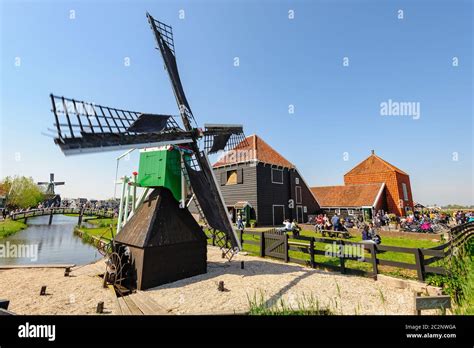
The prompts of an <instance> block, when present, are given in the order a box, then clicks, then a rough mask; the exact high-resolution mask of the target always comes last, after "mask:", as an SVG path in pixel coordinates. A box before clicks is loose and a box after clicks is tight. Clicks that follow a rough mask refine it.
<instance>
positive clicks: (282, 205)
mask: <svg viewBox="0 0 474 348" xmlns="http://www.w3.org/2000/svg"><path fill="white" fill-rule="evenodd" d="M275 207H283V221H285V219H286V216H285V205H284V204H273V205H272V219H273V226H276V225H275Z"/></svg>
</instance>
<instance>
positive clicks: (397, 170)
mask: <svg viewBox="0 0 474 348" xmlns="http://www.w3.org/2000/svg"><path fill="white" fill-rule="evenodd" d="M370 158H375V159H376V160H378V161H379V162H380V163H382V164H383V165H384V166H385V167H387V168H388V169H389V170H391V171H395V172H398V173H400V174H404V175H408V174H407V173H405V172H404V171H403V170H401V169H400V168H398V167H396V166H394V165H393V164H391V163H389V162H387V161H386V160H384V159H383V158H381V157H379V156H377V155H376V154H375V153H372V154H371V155H370V156H369V157H367V158H366V159H364V160H362V161H361V162H359V163H358V164H356V165H355V166H354V167H352V169H351V170H349V171H348V172H346V173H345V174H344V176H346V175H348V174H350V173H351V172H353V171H355V169H356V168H358V167H359V166H360V165H362V164H363V163H364V162H366V161H368V160H369V159H370Z"/></svg>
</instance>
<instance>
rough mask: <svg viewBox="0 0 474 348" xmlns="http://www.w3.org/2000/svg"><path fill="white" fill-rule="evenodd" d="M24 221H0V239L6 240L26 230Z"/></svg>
mask: <svg viewBox="0 0 474 348" xmlns="http://www.w3.org/2000/svg"><path fill="white" fill-rule="evenodd" d="M27 227H28V225H27V224H25V222H24V220H17V221H13V220H10V219H7V220H2V221H0V239H2V238H6V237H9V236H11V235H12V234H15V233H17V232H19V231H21V230H24V229H25V228H27Z"/></svg>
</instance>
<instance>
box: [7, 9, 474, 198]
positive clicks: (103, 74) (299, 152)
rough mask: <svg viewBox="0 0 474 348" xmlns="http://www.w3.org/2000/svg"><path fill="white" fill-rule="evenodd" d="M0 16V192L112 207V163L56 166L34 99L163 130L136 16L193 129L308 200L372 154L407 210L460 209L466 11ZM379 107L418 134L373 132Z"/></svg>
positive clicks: (161, 101)
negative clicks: (266, 169) (157, 122)
mask: <svg viewBox="0 0 474 348" xmlns="http://www.w3.org/2000/svg"><path fill="white" fill-rule="evenodd" d="M0 2H1V14H0V16H1V17H0V26H1V46H0V48H1V53H0V57H1V98H0V102H1V105H0V116H1V117H0V120H1V124H0V126H1V129H0V132H1V133H0V134H1V151H0V154H1V156H2V159H1V165H2V166H1V176H5V175H15V174H20V175H28V176H32V177H34V178H35V180H46V179H47V178H48V174H49V172H55V173H56V179H57V180H65V181H66V186H64V187H61V188H60V190H59V191H60V192H61V193H62V195H63V196H67V197H77V196H82V197H89V198H108V197H111V196H112V195H113V191H114V186H113V180H114V177H115V158H116V157H117V156H118V155H120V154H121V152H120V151H119V152H111V153H103V154H94V155H82V156H71V157H65V156H64V155H63V154H62V153H61V151H60V150H59V148H58V147H57V146H56V145H54V143H53V140H52V139H51V138H48V137H46V136H44V135H42V134H41V133H42V132H44V131H46V129H47V128H48V127H49V128H52V125H53V116H52V113H51V112H50V109H51V105H50V100H49V93H54V94H57V95H64V96H66V97H74V98H77V99H80V100H86V101H92V102H95V103H98V104H102V105H108V106H115V107H118V108H124V109H131V110H136V111H143V112H152V113H171V114H177V107H176V105H175V101H174V97H173V94H172V91H171V88H170V85H169V81H168V78H167V76H166V72H165V71H164V70H163V63H162V60H161V57H160V56H159V54H158V52H157V51H156V50H155V49H154V40H153V37H152V33H151V31H150V29H149V26H148V23H147V21H146V18H145V12H146V11H149V12H150V13H151V14H152V15H153V16H154V17H155V18H157V19H159V20H161V21H163V22H165V23H167V24H169V25H171V26H173V31H174V35H175V45H176V54H177V59H178V65H179V69H180V74H181V79H182V81H183V84H184V87H185V91H186V94H187V97H188V100H189V102H190V104H191V107H192V109H193V112H194V114H195V117H196V119H197V121H198V123H199V124H200V125H202V124H204V123H206V122H213V123H242V124H244V126H245V130H246V133H247V134H248V135H250V134H253V133H256V134H258V135H260V136H261V137H262V138H263V139H264V140H265V141H267V142H268V143H269V144H271V145H272V146H273V147H274V148H276V149H277V150H279V151H280V152H281V154H283V155H284V156H285V157H286V158H287V159H288V160H290V161H291V162H293V163H295V164H296V165H297V166H298V168H299V169H300V171H301V172H302V174H303V176H304V177H305V179H306V181H307V182H308V183H309V184H310V185H314V186H323V185H337V184H342V182H343V174H344V173H345V172H347V171H348V170H349V169H351V168H352V167H353V166H355V165H356V164H357V163H359V162H360V161H362V160H363V159H364V158H366V157H367V156H368V155H369V154H370V150H372V149H374V150H375V152H376V153H377V154H378V155H379V156H381V157H382V158H384V159H385V160H387V161H389V162H391V163H392V164H394V165H396V166H398V167H400V168H401V169H403V170H404V171H406V172H408V173H409V174H410V179H411V184H412V189H413V195H414V199H415V200H416V201H420V202H422V203H425V204H433V203H437V204H447V203H462V204H474V199H473V196H474V194H473V159H472V158H473V130H474V129H473V121H472V116H473V103H472V98H473V84H472V76H473V72H472V60H473V56H472V43H473V30H472V29H473V28H472V22H473V20H472V16H473V12H472V3H471V1H468V0H465V1H452V0H450V1H448V0H446V1H439V0H438V1H436V0H434V1H413V0H410V1H389V0H386V1H375V0H371V1H338V0H336V1H230V0H229V1H160V0H157V1H114V2H113V1H12V0H1V1H0ZM400 9H401V10H403V16H404V18H403V19H399V18H398V15H399V12H398V11H399V10H400ZM71 10H72V11H74V12H75V19H70V14H71V12H70V11H71ZM180 10H184V14H185V18H184V19H180V18H179V14H180V12H179V11H180ZM289 10H293V11H294V18H293V19H289V18H288V15H289ZM126 57H129V59H130V66H125V65H124V59H125V58H126ZM235 57H239V60H240V66H238V67H235V66H234V58H235ZM344 57H348V58H349V66H343V59H344ZM453 57H457V59H458V62H459V64H458V66H456V67H454V66H453ZM18 58H19V59H20V65H19V66H17V65H18V64H15V63H18ZM389 99H391V100H393V101H397V102H416V103H419V105H420V111H421V114H420V118H419V119H416V120H415V119H413V117H410V116H382V115H381V114H380V104H381V103H382V102H386V101H388V100H389ZM289 105H294V114H290V113H289V112H288V110H289ZM453 153H455V154H454V155H453ZM456 156H457V160H453V158H454V159H456ZM347 157H348V159H347ZM345 159H347V160H345ZM137 166H138V161H137V156H136V155H133V156H131V158H130V160H128V161H125V162H123V163H122V164H121V170H120V173H121V174H129V173H131V172H132V171H133V170H135V169H137Z"/></svg>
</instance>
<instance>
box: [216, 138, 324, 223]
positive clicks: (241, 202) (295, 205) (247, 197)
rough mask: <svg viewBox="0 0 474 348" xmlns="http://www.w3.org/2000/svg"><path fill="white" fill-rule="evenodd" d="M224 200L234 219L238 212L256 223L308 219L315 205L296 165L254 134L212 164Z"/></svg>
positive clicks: (315, 209) (317, 207)
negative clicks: (247, 209) (247, 213)
mask: <svg viewBox="0 0 474 348" xmlns="http://www.w3.org/2000/svg"><path fill="white" fill-rule="evenodd" d="M213 167H214V173H215V175H216V178H217V181H218V183H219V185H220V188H221V191H222V194H223V196H224V201H225V203H226V206H227V209H228V210H229V212H230V214H232V219H233V221H234V222H235V220H236V217H237V215H238V214H239V213H242V214H243V215H245V209H243V208H242V207H245V206H247V207H250V209H249V210H250V216H245V218H246V220H247V222H249V221H250V220H256V222H257V224H258V225H260V226H271V225H281V224H282V223H283V220H284V219H290V220H293V219H295V220H297V221H298V222H300V223H304V222H307V221H308V215H314V214H316V213H317V212H318V211H319V205H318V202H317V201H316V198H315V197H314V195H313V193H312V192H311V190H310V188H309V186H308V185H307V184H306V182H305V181H304V179H303V177H302V176H301V174H300V173H299V171H298V169H297V168H296V167H295V166H294V165H293V164H292V163H291V162H289V161H288V160H286V159H285V158H284V157H283V156H282V155H280V154H279V153H278V152H277V151H276V150H274V149H273V148H272V147H271V146H270V145H268V144H267V143H266V142H265V141H263V140H262V139H261V138H260V137H258V136H257V135H252V136H249V137H247V142H245V143H241V144H239V145H237V146H236V147H235V148H234V149H233V150H232V151H229V152H227V153H226V154H224V155H223V156H221V158H220V159H219V160H218V161H217V162H216V163H215V164H214V166H213Z"/></svg>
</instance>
